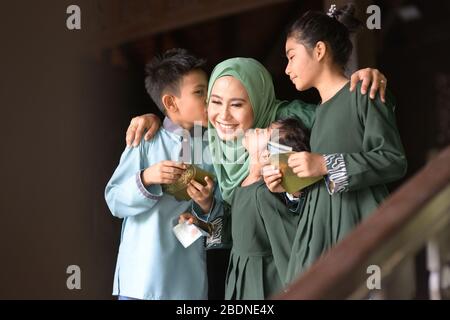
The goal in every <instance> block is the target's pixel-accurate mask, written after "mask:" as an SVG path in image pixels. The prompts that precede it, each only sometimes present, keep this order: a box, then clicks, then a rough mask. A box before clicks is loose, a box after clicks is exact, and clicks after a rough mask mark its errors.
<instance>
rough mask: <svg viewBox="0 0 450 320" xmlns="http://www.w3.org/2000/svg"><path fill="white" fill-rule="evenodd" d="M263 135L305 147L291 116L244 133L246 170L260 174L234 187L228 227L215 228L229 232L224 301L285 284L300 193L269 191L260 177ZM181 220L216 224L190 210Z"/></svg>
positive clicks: (257, 295) (266, 293) (305, 136)
mask: <svg viewBox="0 0 450 320" xmlns="http://www.w3.org/2000/svg"><path fill="white" fill-rule="evenodd" d="M269 139H270V140H272V141H273V140H274V141H275V142H277V143H280V144H283V145H286V146H289V147H292V149H293V150H294V151H297V152H300V151H308V150H309V132H308V131H307V130H306V129H305V128H304V126H303V124H302V123H301V122H300V121H298V120H297V119H293V118H289V119H284V120H277V121H275V122H273V123H272V124H271V125H270V127H269V128H268V129H256V130H255V131H253V132H248V133H247V134H246V136H245V138H244V140H243V145H244V147H245V148H246V149H247V151H248V152H249V154H250V157H251V164H250V166H251V168H250V171H252V172H255V171H256V172H260V174H259V178H258V177H256V176H255V177H253V178H252V179H250V180H247V182H246V185H245V186H240V187H238V188H237V189H236V190H235V193H234V195H233V198H232V203H231V215H232V219H231V225H230V224H228V225H222V226H221V227H222V229H221V230H220V232H222V233H228V232H231V235H232V249H231V255H230V261H229V264H228V271H227V278H226V292H225V298H226V299H238V300H241V299H258V300H261V299H267V298H269V297H270V296H272V295H274V294H276V293H278V292H280V291H281V290H282V289H283V287H284V285H285V277H286V268H287V264H288V261H289V256H290V253H291V249H292V241H293V239H294V236H295V233H296V230H297V224H298V221H299V214H298V213H299V212H300V211H301V206H302V204H303V202H304V201H303V200H304V198H305V197H304V194H305V191H304V190H302V192H296V193H295V194H294V195H287V194H286V193H285V192H280V193H271V192H270V191H269V189H268V188H267V186H266V185H265V183H264V181H262V180H261V169H262V168H263V166H264V165H265V164H266V163H267V158H266V156H267V155H268V154H267V149H266V148H267V142H268V140H269ZM186 220H187V221H188V223H194V224H197V225H200V226H201V227H202V228H203V229H205V230H210V232H212V233H214V231H215V230H214V229H215V227H216V228H217V226H214V227H213V226H212V225H211V224H209V226H205V224H204V223H201V222H200V221H197V220H198V219H197V218H196V217H194V216H193V215H191V214H183V215H181V216H180V222H183V221H186ZM225 228H228V229H231V230H225ZM215 236H217V235H215Z"/></svg>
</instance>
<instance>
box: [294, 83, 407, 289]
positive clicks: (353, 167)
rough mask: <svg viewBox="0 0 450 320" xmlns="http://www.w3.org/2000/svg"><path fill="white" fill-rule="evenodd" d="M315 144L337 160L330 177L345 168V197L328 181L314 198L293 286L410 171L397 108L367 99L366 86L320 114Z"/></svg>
mask: <svg viewBox="0 0 450 320" xmlns="http://www.w3.org/2000/svg"><path fill="white" fill-rule="evenodd" d="M310 144H311V151H312V152H315V153H320V154H324V155H330V154H331V155H336V156H337V157H336V159H331V160H330V162H328V163H327V168H328V171H329V172H330V170H334V168H337V167H340V168H341V169H339V170H338V172H337V175H336V177H337V180H340V186H339V187H338V186H336V187H337V189H339V192H337V193H333V194H332V195H330V194H329V192H328V190H327V186H326V182H325V180H324V181H323V182H321V183H317V184H315V185H314V186H313V187H312V188H311V189H310V191H309V192H308V195H307V197H306V202H305V206H304V209H303V211H302V213H301V217H300V221H299V225H298V229H297V234H296V236H295V240H294V243H293V249H292V253H291V258H290V261H289V266H288V271H287V278H286V280H287V282H290V281H292V280H294V279H295V277H296V276H298V275H299V274H301V273H302V272H303V271H304V270H305V269H306V268H307V267H308V266H310V265H311V264H312V263H313V262H314V261H315V260H316V259H317V258H319V257H320V255H321V254H322V253H324V251H326V250H327V249H329V248H330V247H331V246H333V245H334V244H335V243H336V242H338V241H339V240H340V239H342V238H343V237H344V236H345V235H346V234H348V233H349V232H350V231H351V230H352V229H353V228H354V227H355V226H356V225H357V224H358V223H359V222H360V221H361V220H362V219H364V218H365V217H367V216H368V215H370V214H371V213H372V212H373V211H374V210H375V209H376V208H377V207H378V205H379V204H380V203H381V202H382V201H383V199H384V198H385V197H386V196H387V195H388V190H387V188H386V186H385V183H388V182H391V181H394V180H396V179H399V178H401V177H402V176H403V175H404V173H405V171H406V158H405V156H404V152H403V147H402V144H401V141H400V136H399V133H398V131H397V127H396V124H395V117H394V112H393V106H392V105H391V104H389V103H388V104H383V103H382V102H381V101H380V99H379V98H378V97H377V98H376V99H375V100H371V99H370V98H369V96H368V95H362V94H361V93H360V85H358V86H357V88H355V90H354V91H353V92H350V91H349V84H346V85H345V86H344V87H343V88H342V89H341V90H340V91H339V92H337V93H336V95H335V96H334V97H332V98H331V99H330V100H328V101H326V102H325V103H323V104H322V105H319V106H318V107H317V108H316V114H315V122H314V125H313V128H312V131H311V139H310ZM339 158H340V159H341V162H339V161H338V159H339ZM339 171H340V172H339Z"/></svg>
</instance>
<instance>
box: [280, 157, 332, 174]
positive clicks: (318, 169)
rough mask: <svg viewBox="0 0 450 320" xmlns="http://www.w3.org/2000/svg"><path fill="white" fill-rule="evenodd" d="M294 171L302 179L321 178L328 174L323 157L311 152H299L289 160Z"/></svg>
mask: <svg viewBox="0 0 450 320" xmlns="http://www.w3.org/2000/svg"><path fill="white" fill-rule="evenodd" d="M288 165H289V167H291V168H292V171H294V173H295V174H296V175H297V176H298V177H300V178H306V177H320V176H324V175H326V174H328V170H327V166H326V164H325V159H324V157H323V155H321V154H318V153H310V152H305V151H304V152H297V153H294V154H293V155H291V156H290V157H289V159H288Z"/></svg>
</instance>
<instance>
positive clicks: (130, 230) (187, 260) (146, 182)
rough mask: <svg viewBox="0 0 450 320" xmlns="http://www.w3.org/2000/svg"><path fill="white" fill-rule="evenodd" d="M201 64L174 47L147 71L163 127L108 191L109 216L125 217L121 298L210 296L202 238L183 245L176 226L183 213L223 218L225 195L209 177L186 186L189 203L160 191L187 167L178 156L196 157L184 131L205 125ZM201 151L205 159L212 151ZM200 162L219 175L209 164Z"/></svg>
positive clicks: (128, 153)
mask: <svg viewBox="0 0 450 320" xmlns="http://www.w3.org/2000/svg"><path fill="white" fill-rule="evenodd" d="M203 64H204V60H199V59H197V58H196V57H194V56H192V55H190V54H188V53H187V52H186V50H183V49H172V50H169V51H167V52H166V53H164V54H163V55H162V56H161V57H156V58H154V59H153V60H152V61H151V62H150V63H149V64H148V65H147V66H146V72H147V77H146V79H145V84H146V89H147V91H148V93H149V94H150V96H151V97H152V99H153V101H154V102H155V103H156V104H157V105H158V107H159V108H160V109H161V110H162V111H163V112H164V113H165V115H166V117H165V119H164V122H163V128H162V129H161V130H159V131H158V133H157V134H156V135H155V137H154V138H153V139H152V140H150V141H142V142H141V143H140V144H139V147H137V148H130V147H127V148H126V149H125V151H124V152H123V154H122V156H121V159H120V163H119V166H118V167H117V169H116V170H115V172H114V174H113V176H112V178H111V180H110V181H109V182H108V185H107V186H106V190H105V198H106V202H107V204H108V207H109V209H110V210H111V213H112V214H113V215H114V216H116V217H118V218H123V223H122V234H121V242H120V247H119V254H118V258H117V265H116V272H115V276H114V289H113V294H114V295H118V296H119V299H120V298H133V299H152V300H153V299H180V300H181V299H183V300H184V299H207V288H208V282H207V274H206V254H205V248H204V243H203V241H202V238H201V239H199V240H197V241H195V242H194V243H193V244H191V245H190V246H189V247H187V248H184V247H183V245H182V244H181V243H180V242H179V241H178V239H177V238H176V237H175V234H174V232H173V231H172V229H173V227H174V226H175V225H176V224H177V223H178V218H179V216H180V214H182V213H185V212H191V213H193V214H195V215H196V216H197V217H198V218H200V219H202V220H204V221H208V220H209V219H211V218H213V217H215V216H217V215H220V214H222V204H221V200H220V195H217V192H218V191H216V192H215V191H214V190H215V188H214V183H213V181H212V180H211V179H209V178H205V185H202V184H200V183H198V182H196V181H195V180H193V181H191V182H190V183H189V185H188V188H187V193H188V194H189V196H190V197H191V198H192V200H190V201H178V200H176V199H175V198H174V197H173V196H172V195H169V194H166V193H165V192H164V191H163V185H166V184H171V183H174V182H175V181H177V180H178V178H179V177H180V175H181V174H182V173H183V171H184V170H185V169H186V166H185V164H184V163H182V162H181V161H180V160H181V152H182V153H183V160H184V161H186V157H190V155H192V154H193V152H192V146H193V143H192V140H191V139H189V138H190V136H188V139H187V140H186V139H185V138H186V132H188V131H195V130H194V123H195V124H201V125H203V126H206V124H207V113H206V94H207V86H208V82H207V81H208V80H207V75H206V73H205V72H204V71H203V70H202V67H203ZM196 152H197V153H198V152H199V150H196ZM200 152H201V153H202V157H205V156H206V157H207V156H208V152H209V151H208V148H207V146H206V148H205V150H200ZM191 160H192V158H191ZM188 161H189V160H188ZM196 165H198V166H199V167H201V168H202V169H204V170H206V171H209V172H214V169H213V166H212V164H211V161H207V159H204V158H203V162H202V163H196ZM214 194H216V195H217V199H215V198H214Z"/></svg>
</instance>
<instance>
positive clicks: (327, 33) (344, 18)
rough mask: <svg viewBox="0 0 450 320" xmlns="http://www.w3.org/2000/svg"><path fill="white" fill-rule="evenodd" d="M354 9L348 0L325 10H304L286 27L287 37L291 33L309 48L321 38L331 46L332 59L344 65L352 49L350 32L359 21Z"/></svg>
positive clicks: (356, 27) (359, 24)
mask: <svg viewBox="0 0 450 320" xmlns="http://www.w3.org/2000/svg"><path fill="white" fill-rule="evenodd" d="M354 13H355V6H354V5H353V4H352V3H349V4H347V5H345V6H343V7H342V8H339V9H334V10H331V9H330V11H329V13H328V14H325V13H323V12H318V11H308V12H306V13H305V14H304V15H303V16H302V17H301V18H299V19H298V20H296V21H295V22H294V23H293V24H292V26H291V27H290V28H289V29H288V32H287V38H290V37H293V38H294V39H296V40H297V41H298V42H299V43H302V44H303V45H304V46H305V47H307V48H309V49H312V48H314V47H315V45H316V43H317V42H319V41H323V42H325V43H326V44H327V45H328V46H329V48H330V49H331V55H332V57H333V61H334V62H335V63H336V64H337V65H338V66H340V67H341V68H342V69H344V68H345V66H346V65H347V62H348V59H349V58H350V55H351V53H352V49H353V45H352V42H351V41H350V33H352V32H355V31H357V30H358V29H359V27H360V26H361V25H362V23H361V21H359V20H358V19H356V18H355V17H354Z"/></svg>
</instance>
